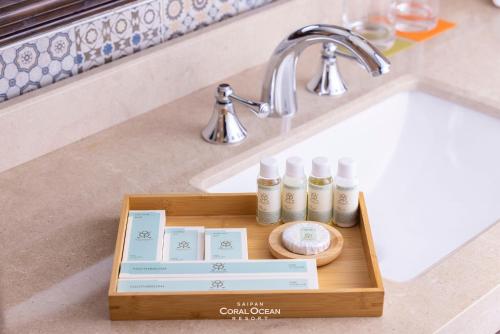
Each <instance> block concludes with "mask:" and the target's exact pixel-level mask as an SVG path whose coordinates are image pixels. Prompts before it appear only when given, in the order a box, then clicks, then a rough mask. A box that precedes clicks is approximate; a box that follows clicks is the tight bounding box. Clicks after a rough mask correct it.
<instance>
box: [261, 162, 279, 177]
mask: <svg viewBox="0 0 500 334" xmlns="http://www.w3.org/2000/svg"><path fill="white" fill-rule="evenodd" d="M279 175H280V174H279V172H278V161H277V160H276V159H274V158H262V160H260V176H261V177H263V178H265V179H277V178H278V177H279Z"/></svg>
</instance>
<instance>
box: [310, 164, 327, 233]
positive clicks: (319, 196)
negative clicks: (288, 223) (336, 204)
mask: <svg viewBox="0 0 500 334" xmlns="http://www.w3.org/2000/svg"><path fill="white" fill-rule="evenodd" d="M308 188H309V189H308V190H309V194H308V201H307V220H312V221H316V222H320V223H326V224H329V223H331V221H332V205H333V178H332V172H331V169H330V163H329V162H328V159H327V158H325V157H317V158H314V159H313V161H312V170H311V175H310V176H309V185H308Z"/></svg>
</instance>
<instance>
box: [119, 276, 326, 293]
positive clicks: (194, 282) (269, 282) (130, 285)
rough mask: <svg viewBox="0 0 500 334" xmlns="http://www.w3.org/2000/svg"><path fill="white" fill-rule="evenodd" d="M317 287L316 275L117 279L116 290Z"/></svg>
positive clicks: (217, 289)
mask: <svg viewBox="0 0 500 334" xmlns="http://www.w3.org/2000/svg"><path fill="white" fill-rule="evenodd" d="M306 289H318V280H317V277H288V278H285V277H278V278H267V277H266V278H251V279H248V278H224V277H220V278H217V277H214V278H213V279H182V280H181V279H170V280H168V279H154V280H142V279H141V280H138V279H119V280H118V286H117V292H168V291H172V292H174V291H241V290H259V291H261V290H306Z"/></svg>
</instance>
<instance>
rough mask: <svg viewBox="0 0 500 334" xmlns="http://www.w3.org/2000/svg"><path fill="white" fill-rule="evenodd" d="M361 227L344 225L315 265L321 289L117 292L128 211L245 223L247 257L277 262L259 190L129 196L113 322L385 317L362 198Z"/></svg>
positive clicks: (217, 223) (172, 219) (215, 223)
mask: <svg viewBox="0 0 500 334" xmlns="http://www.w3.org/2000/svg"><path fill="white" fill-rule="evenodd" d="M359 204H360V205H359V208H360V215H359V224H358V225H356V226H355V227H352V228H340V229H339V230H340V232H341V233H342V235H343V237H344V250H343V252H342V253H341V255H340V256H339V257H338V258H337V259H336V260H335V261H334V262H332V263H330V264H328V265H325V266H322V267H320V268H318V269H317V273H318V285H319V288H318V289H307V290H300V289H298V290H297V289H295V290H272V289H271V290H269V289H265V290H248V291H247V290H237V291H235V290H223V289H218V290H214V291H188V292H186V291H172V292H118V291H117V287H118V282H119V281H118V280H119V274H120V266H121V262H122V258H123V255H124V254H123V252H124V246H125V243H126V231H127V223H128V219H127V218H128V216H129V212H130V211H134V210H165V212H166V215H167V226H204V227H205V228H229V227H231V228H246V229H247V238H248V258H249V259H250V260H254V259H273V256H272V255H271V253H270V251H269V249H268V237H269V234H270V233H271V231H272V230H273V229H274V228H275V227H276V226H261V225H258V224H257V223H256V216H255V214H256V206H257V197H256V195H255V194H253V193H252V194H167V195H129V196H126V197H125V198H124V200H123V207H122V211H121V217H120V225H119V228H118V237H117V240H116V247H115V255H114V261H113V269H112V273H111V280H110V285H109V292H108V297H109V314H110V318H111V319H112V320H139V319H235V318H236V319H245V318H248V319H252V318H255V319H258V318H261V319H265V318H296V317H304V318H307V317H345V316H360V317H372V316H381V315H382V312H383V304H384V288H383V285H382V278H381V276H380V271H379V268H378V262H377V258H376V255H375V248H374V245H373V241H372V236H371V232H370V225H369V222H368V215H367V210H366V206H365V202H364V196H363V194H362V193H361V194H360V199H359Z"/></svg>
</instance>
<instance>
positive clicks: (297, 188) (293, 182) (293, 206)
mask: <svg viewBox="0 0 500 334" xmlns="http://www.w3.org/2000/svg"><path fill="white" fill-rule="evenodd" d="M281 199H282V200H281V206H282V220H283V221H284V222H285V223H288V222H291V221H296V220H305V219H306V213H307V178H306V175H305V173H304V163H303V162H302V159H301V158H299V157H290V158H288V159H287V160H286V171H285V176H284V177H283V191H282V195H281Z"/></svg>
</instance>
